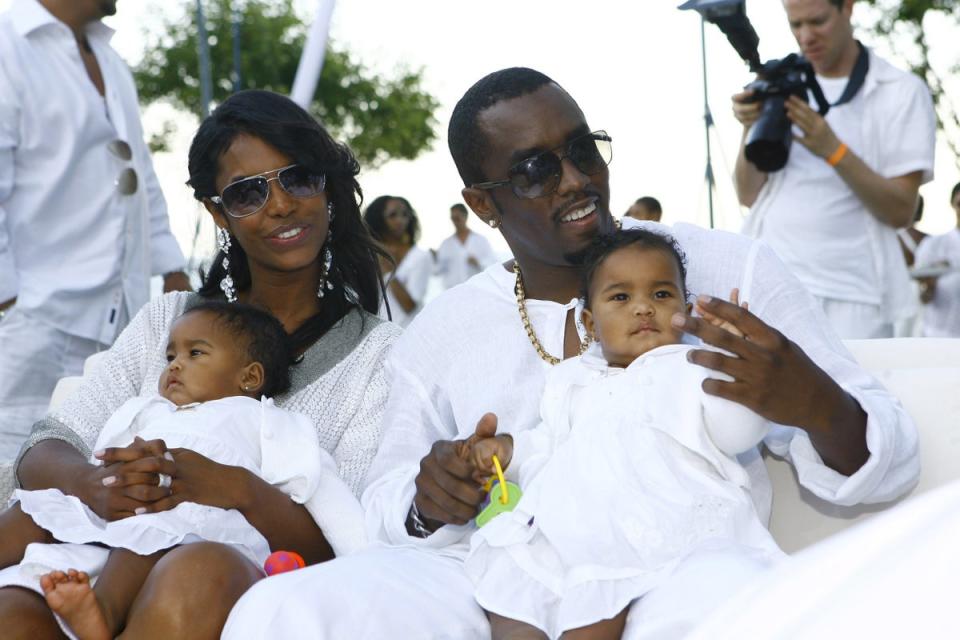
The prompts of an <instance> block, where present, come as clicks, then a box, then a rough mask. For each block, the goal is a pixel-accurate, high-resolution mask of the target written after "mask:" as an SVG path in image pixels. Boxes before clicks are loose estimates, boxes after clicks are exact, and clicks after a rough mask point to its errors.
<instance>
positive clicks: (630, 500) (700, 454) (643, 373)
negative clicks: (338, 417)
mask: <svg viewBox="0 0 960 640" xmlns="http://www.w3.org/2000/svg"><path fill="white" fill-rule="evenodd" d="M585 264H586V267H585V269H584V284H583V298H584V310H583V314H582V319H583V323H584V326H585V328H586V330H587V333H588V334H590V336H591V337H592V338H593V340H594V344H593V345H592V346H591V347H590V349H588V350H587V352H585V353H584V354H583V355H582V356H580V357H578V358H573V359H570V360H567V361H565V362H563V363H561V364H560V365H558V366H557V367H555V368H554V369H553V370H551V372H550V374H549V376H548V378H547V383H546V387H545V389H544V395H543V399H542V403H541V410H540V411H541V418H542V423H541V424H540V425H539V426H538V427H537V428H535V429H532V430H529V431H525V432H521V433H518V434H515V435H497V436H495V437H492V438H487V439H482V440H479V441H476V442H474V443H472V451H471V455H472V456H473V458H474V461H475V463H476V465H477V467H478V468H479V469H482V470H484V472H485V473H490V472H492V471H493V469H494V466H493V464H492V458H493V456H494V455H496V456H497V458H498V460H499V462H500V463H501V464H502V465H503V466H505V467H506V469H507V478H508V479H513V480H514V481H515V482H517V483H518V484H519V485H520V487H522V489H523V497H522V498H521V500H520V502H519V503H518V504H517V506H516V508H515V509H514V510H513V511H511V512H508V513H504V514H501V515H499V516H496V517H495V518H493V519H492V520H491V521H490V522H489V523H488V524H486V525H485V526H484V527H483V528H481V529H480V530H478V531H477V533H476V534H474V536H473V539H472V541H471V554H470V556H469V558H468V560H467V564H466V566H467V571H468V573H469V574H470V576H471V578H472V579H473V580H474V583H475V585H476V591H475V597H476V599H477V602H478V603H479V604H480V605H481V606H482V607H483V608H484V609H485V610H486V611H487V612H488V615H489V617H490V620H491V628H492V631H493V636H494V638H505V637H511V638H520V637H528V638H543V637H550V638H556V637H559V636H561V635H562V636H564V637H566V638H574V637H577V638H586V637H589V638H619V637H620V634H621V633H622V632H623V628H624V624H625V621H626V616H627V610H628V607H629V605H630V603H631V602H632V601H634V600H636V599H638V598H643V597H644V596H645V595H646V594H648V593H650V592H651V591H654V590H655V589H656V588H657V586H658V584H659V583H660V582H662V581H663V580H664V578H666V577H667V576H669V575H670V573H671V571H672V570H673V569H674V568H675V567H677V565H678V564H679V563H680V562H681V561H682V560H685V559H689V558H691V557H692V556H693V555H694V554H697V553H703V552H706V553H709V554H710V555H711V556H713V557H716V555H717V554H721V555H723V556H727V555H729V556H732V557H736V558H738V559H740V558H746V559H747V561H748V562H750V563H754V564H756V565H759V566H761V567H762V566H765V565H766V564H769V563H770V562H772V561H774V560H775V559H777V558H779V557H780V556H781V555H782V552H781V551H780V550H779V548H778V547H777V545H776V543H775V542H774V540H773V538H772V537H771V536H770V534H769V532H768V531H767V529H766V527H765V526H764V525H763V523H761V521H760V519H759V517H758V516H757V512H756V510H755V508H754V504H753V501H752V500H751V497H750V494H749V488H750V482H749V478H748V475H747V473H746V471H745V470H744V468H743V467H742V466H741V465H740V464H739V463H738V461H737V459H736V457H735V456H736V454H738V453H741V452H743V451H746V450H748V449H751V448H753V447H755V446H756V445H757V444H758V443H759V442H760V440H761V439H762V438H763V436H764V435H765V433H766V430H767V423H766V422H765V421H764V420H763V419H762V418H761V417H760V416H758V415H756V414H755V413H753V412H751V411H750V410H748V409H746V408H744V407H742V406H741V405H737V404H734V403H732V402H730V401H727V400H724V399H721V398H718V397H715V396H711V395H708V394H706V393H704V391H703V390H702V388H701V385H702V383H703V382H704V380H705V379H706V378H707V377H708V372H707V370H706V369H703V368H701V367H699V366H697V365H694V364H692V363H690V362H688V360H687V354H688V353H689V352H690V350H691V349H693V348H694V347H692V346H690V345H685V344H682V343H681V335H682V334H681V333H680V332H679V331H678V330H677V329H676V328H675V327H674V326H673V324H672V322H671V319H672V318H673V316H674V315H675V314H678V313H679V314H688V313H689V312H690V305H689V304H688V303H687V302H686V300H687V293H686V289H685V282H684V279H685V267H684V263H683V258H682V256H681V254H680V252H679V249H678V248H677V247H676V245H675V244H674V243H673V241H672V240H671V239H670V238H665V237H663V236H660V235H657V234H654V233H651V232H648V231H644V230H640V229H634V230H629V231H621V232H618V233H616V234H613V235H610V236H603V237H601V238H599V239H598V240H597V241H596V242H595V244H594V245H593V246H592V247H591V251H590V253H589V255H588V257H587V260H586V263H585ZM734 297H736V293H734ZM708 319H709V320H711V321H714V319H713V318H708ZM715 324H718V325H719V324H721V323H719V322H716V321H715ZM724 326H725V325H724ZM725 327H726V328H727V329H728V330H730V329H731V327H729V326H725Z"/></svg>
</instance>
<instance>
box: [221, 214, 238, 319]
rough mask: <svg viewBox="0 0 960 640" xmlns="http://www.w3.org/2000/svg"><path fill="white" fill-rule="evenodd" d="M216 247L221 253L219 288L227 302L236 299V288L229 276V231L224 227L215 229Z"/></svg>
mask: <svg viewBox="0 0 960 640" xmlns="http://www.w3.org/2000/svg"><path fill="white" fill-rule="evenodd" d="M217 248H218V249H220V251H221V253H223V262H221V264H222V265H223V272H224V275H223V280H221V281H220V290H221V291H223V295H225V296H226V297H227V302H236V301H237V290H236V289H235V288H234V286H233V278H232V277H231V276H230V258H229V255H230V232H228V231H227V230H226V229H220V228H218V229H217Z"/></svg>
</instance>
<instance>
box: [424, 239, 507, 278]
mask: <svg viewBox="0 0 960 640" xmlns="http://www.w3.org/2000/svg"><path fill="white" fill-rule="evenodd" d="M471 257H472V258H474V259H475V260H476V261H477V264H478V265H479V266H473V265H472V264H470V262H469V259H470V258H471ZM494 259H495V256H494V255H493V248H492V247H491V246H490V242H489V241H488V240H487V239H486V238H484V237H483V236H481V235H480V234H479V233H475V232H473V231H471V232H470V233H469V234H468V235H467V240H466V242H460V239H459V238H458V237H457V234H453V235H452V236H450V237H449V238H447V239H446V240H444V241H443V242H442V243H440V248H439V249H437V266H436V273H437V275H440V276H442V277H443V288H444V289H449V288H450V287H455V286H456V285H458V284H460V283H461V282H466V281H467V280H469V279H470V278H472V277H473V276H475V275H477V274H478V273H480V272H481V271H483V270H484V269H486V268H487V267H489V266H490V265H491V264H492V263H493V261H494Z"/></svg>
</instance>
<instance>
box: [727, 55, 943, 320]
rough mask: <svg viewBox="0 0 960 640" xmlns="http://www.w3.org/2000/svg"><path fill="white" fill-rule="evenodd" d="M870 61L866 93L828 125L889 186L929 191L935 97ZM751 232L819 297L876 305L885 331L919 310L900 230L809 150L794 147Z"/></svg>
mask: <svg viewBox="0 0 960 640" xmlns="http://www.w3.org/2000/svg"><path fill="white" fill-rule="evenodd" d="M869 55H870V66H869V70H868V72H867V76H866V78H865V80H864V84H863V87H862V88H861V90H860V91H859V92H858V93H857V95H856V96H855V98H854V99H853V100H852V101H851V102H849V103H847V104H844V105H841V106H839V107H834V108H832V109H830V111H829V113H827V116H826V120H827V122H828V123H829V124H830V126H831V127H832V128H833V129H834V131H836V133H837V135H838V136H839V138H840V139H841V140H842V141H844V142H845V143H847V145H848V146H849V147H850V149H851V151H853V152H854V153H856V154H857V156H859V157H860V159H861V160H863V162H864V164H866V165H867V166H868V167H870V168H871V169H872V170H873V171H875V172H876V173H878V174H879V175H880V176H882V177H883V178H894V177H898V176H903V175H906V174H908V173H912V172H914V171H919V172H921V174H922V178H921V183H926V182H929V181H930V180H932V179H933V159H934V146H935V142H936V116H935V114H934V111H933V101H932V99H931V97H930V91H929V89H928V88H927V87H926V85H925V84H924V83H923V81H922V80H920V78H918V77H917V76H915V75H914V74H912V73H907V72H905V71H901V70H900V69H897V68H895V67H893V66H892V65H890V63H888V62H886V61H885V60H883V59H882V58H880V57H879V56H877V55H876V54H875V53H874V52H873V51H870V52H869ZM857 214H860V215H857ZM743 232H744V233H746V234H748V235H751V236H754V237H758V238H760V239H761V240H764V241H766V242H768V243H769V244H770V246H771V247H773V249H774V250H775V251H776V252H777V253H778V255H779V256H780V258H781V259H783V261H784V262H785V263H786V264H787V266H788V267H790V269H791V270H792V271H793V272H794V273H795V274H796V275H797V277H798V278H799V279H800V281H801V282H802V283H803V284H804V285H805V286H806V287H807V289H809V290H810V291H811V292H812V293H813V294H814V295H816V296H819V297H822V298H831V299H836V300H843V301H848V302H859V303H863V304H870V305H876V306H878V307H879V310H880V312H881V313H882V315H883V319H884V322H894V321H897V320H901V319H903V318H907V317H910V316H912V315H913V314H914V313H915V311H916V306H917V302H916V300H915V297H914V295H913V289H912V288H911V286H910V279H909V276H908V274H907V268H906V265H905V263H904V261H903V253H902V252H901V250H900V244H899V242H898V241H897V234H896V230H895V229H894V228H893V227H891V226H889V225H887V224H884V223H882V222H880V221H879V220H878V219H877V218H876V217H874V216H873V215H872V214H871V213H870V212H869V211H868V210H867V208H866V206H865V205H863V203H862V202H860V201H859V199H858V198H857V197H856V196H855V195H853V194H852V193H851V192H850V188H849V187H848V186H847V185H846V183H844V182H843V180H842V179H841V178H840V176H839V175H838V174H837V173H836V171H835V170H834V169H833V168H832V167H830V166H829V165H827V163H826V162H825V161H824V160H822V159H820V158H817V157H815V156H813V154H812V153H811V152H810V151H807V149H806V148H804V147H803V145H801V144H794V145H793V146H792V147H791V149H790V157H789V159H788V161H787V166H786V167H784V168H783V169H782V170H780V171H777V172H774V173H770V174H768V176H767V180H766V182H765V183H764V185H763V188H762V189H761V190H760V193H759V195H758V196H757V201H756V202H755V203H754V205H753V207H751V209H750V215H749V216H748V218H747V219H746V221H745V222H744V227H743ZM864 250H866V251H867V254H868V255H867V256H864V255H862V254H863V251H864Z"/></svg>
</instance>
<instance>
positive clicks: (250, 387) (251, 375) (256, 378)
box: [240, 362, 264, 396]
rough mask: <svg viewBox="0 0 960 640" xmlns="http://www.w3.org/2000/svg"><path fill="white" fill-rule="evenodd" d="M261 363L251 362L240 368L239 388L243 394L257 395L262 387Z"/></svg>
mask: <svg viewBox="0 0 960 640" xmlns="http://www.w3.org/2000/svg"><path fill="white" fill-rule="evenodd" d="M263 378H264V372H263V365H262V364H260V363H259V362H251V363H250V364H248V365H247V366H245V367H244V368H243V369H241V370H240V389H242V390H243V395H246V396H257V395H259V394H260V389H262V388H263Z"/></svg>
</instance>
